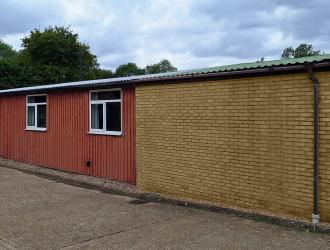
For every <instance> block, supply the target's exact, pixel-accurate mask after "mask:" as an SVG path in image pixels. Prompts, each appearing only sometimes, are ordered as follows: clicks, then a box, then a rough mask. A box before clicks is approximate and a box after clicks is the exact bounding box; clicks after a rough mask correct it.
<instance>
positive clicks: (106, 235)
mask: <svg viewBox="0 0 330 250" xmlns="http://www.w3.org/2000/svg"><path fill="white" fill-rule="evenodd" d="M170 220H174V218H172V219H168V218H166V219H163V220H158V221H154V222H151V223H147V224H143V225H140V226H136V227H129V228H126V229H123V230H119V231H116V232H112V233H108V234H104V235H100V236H97V237H94V238H90V239H87V240H83V241H80V242H75V243H71V244H68V245H66V246H62V247H59V248H55V249H54V250H60V249H66V248H68V247H72V246H76V245H80V244H83V243H87V242H90V241H93V240H98V239H102V238H104V237H108V236H112V235H115V234H120V233H124V232H128V231H131V230H135V229H139V228H143V227H148V226H151V225H155V224H159V223H162V222H164V221H166V222H167V221H170Z"/></svg>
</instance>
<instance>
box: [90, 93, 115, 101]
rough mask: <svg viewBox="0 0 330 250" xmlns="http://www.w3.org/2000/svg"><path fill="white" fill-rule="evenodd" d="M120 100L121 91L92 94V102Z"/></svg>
mask: <svg viewBox="0 0 330 250" xmlns="http://www.w3.org/2000/svg"><path fill="white" fill-rule="evenodd" d="M118 99H120V90H116V91H102V92H91V100H93V101H95V100H118Z"/></svg>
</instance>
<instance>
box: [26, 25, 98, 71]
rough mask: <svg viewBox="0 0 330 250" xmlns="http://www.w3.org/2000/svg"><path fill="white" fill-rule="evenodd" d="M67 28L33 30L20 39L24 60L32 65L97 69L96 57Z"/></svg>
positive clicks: (83, 69)
mask: <svg viewBox="0 0 330 250" xmlns="http://www.w3.org/2000/svg"><path fill="white" fill-rule="evenodd" d="M78 39H79V36H78V34H75V33H73V32H72V31H71V30H70V29H69V28H68V27H57V26H55V27H48V28H45V29H44V30H43V31H40V30H39V29H34V30H32V31H31V32H30V35H29V36H27V37H25V38H23V39H22V47H23V50H22V54H23V56H24V59H25V60H26V61H27V62H28V63H31V64H34V65H49V66H51V65H52V66H59V67H68V68H72V69H76V70H82V71H86V70H89V69H95V68H97V67H98V63H97V59H96V56H95V55H93V54H92V53H91V51H90V48H89V46H88V45H87V44H86V43H82V42H80V41H79V40H78Z"/></svg>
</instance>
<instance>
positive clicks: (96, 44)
mask: <svg viewBox="0 0 330 250" xmlns="http://www.w3.org/2000/svg"><path fill="white" fill-rule="evenodd" d="M329 9H330V2H328V1H327V0H314V1H298V0H265V1H259V0H236V1H233V0H222V1H217V0H204V1H200V0H187V1H174V0H168V1H164V0H159V1H152V0H143V1H128V0H127V1H124V0H123V1H119V0H113V1H105V0H96V1H84V0H82V1H76V0H70V1H68V0H58V1H55V0H49V1H37V4H34V3H33V2H32V1H31V2H26V3H25V4H22V2H21V1H20V2H19V1H1V0H0V23H1V26H0V38H1V36H5V35H10V34H16V33H26V32H28V31H29V30H31V29H33V28H43V27H45V26H47V25H51V24H52V25H54V24H58V25H63V24H65V25H71V27H72V29H73V30H74V31H75V32H78V33H79V35H80V38H81V39H82V40H83V41H84V42H87V43H88V44H90V46H91V48H92V50H93V52H94V53H96V54H97V56H98V57H99V61H100V62H101V65H102V66H103V67H107V68H115V67H116V66H118V65H119V64H121V63H125V62H128V61H133V62H139V63H141V64H150V63H154V62H156V61H157V60H160V59H162V57H170V58H171V59H173V61H174V63H175V62H176V63H178V65H177V66H179V68H180V67H182V68H189V67H190V66H189V65H191V66H192V65H193V66H196V65H197V66H200V67H204V66H208V65H199V64H198V62H200V63H202V62H203V63H207V64H210V65H214V63H222V62H228V60H236V61H241V60H248V59H251V58H255V59H259V58H260V57H262V56H264V57H267V58H278V57H279V56H280V54H281V52H282V49H283V48H284V47H286V46H289V45H293V46H295V45H297V44H299V43H300V42H307V43H313V44H314V45H315V46H319V47H317V48H318V49H321V50H323V51H329V49H330V46H329V43H328V41H329V38H330V33H329V31H330V25H329V24H330V16H329V15H328V13H327V12H328V10H329ZM141 66H143V65H141Z"/></svg>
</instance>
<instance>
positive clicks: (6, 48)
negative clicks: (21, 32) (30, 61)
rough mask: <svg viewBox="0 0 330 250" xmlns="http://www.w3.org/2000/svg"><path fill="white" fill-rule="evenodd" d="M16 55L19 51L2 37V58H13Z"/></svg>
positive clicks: (0, 53)
mask: <svg viewBox="0 0 330 250" xmlns="http://www.w3.org/2000/svg"><path fill="white" fill-rule="evenodd" d="M16 55H17V51H15V50H14V49H13V47H12V46H10V45H9V44H7V43H5V42H3V41H2V40H1V39H0V60H2V59H8V58H13V57H15V56H16Z"/></svg>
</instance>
